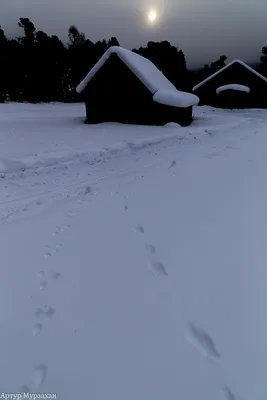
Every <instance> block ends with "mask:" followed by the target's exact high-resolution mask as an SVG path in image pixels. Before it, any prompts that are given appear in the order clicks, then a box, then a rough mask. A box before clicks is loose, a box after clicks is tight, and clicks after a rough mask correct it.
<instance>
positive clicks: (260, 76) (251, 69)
mask: <svg viewBox="0 0 267 400" xmlns="http://www.w3.org/2000/svg"><path fill="white" fill-rule="evenodd" d="M235 63H238V64H240V65H242V66H243V67H245V68H246V69H248V70H249V71H250V72H252V73H253V74H255V75H257V76H258V77H259V78H261V79H262V80H264V81H265V82H267V78H265V76H263V75H261V74H259V73H258V72H257V71H255V69H253V68H251V67H250V66H249V65H247V64H246V63H244V62H243V61H240V60H233V61H231V62H230V63H229V64H227V65H226V66H225V67H223V68H221V69H219V71H217V72H215V73H214V74H212V75H210V76H209V77H208V78H206V79H204V81H202V82H200V83H198V84H197V85H196V86H195V87H194V88H193V92H194V91H195V90H196V89H198V88H199V87H200V86H202V85H204V84H205V83H207V82H208V81H209V80H211V79H213V78H214V77H215V76H217V75H219V74H220V73H221V72H223V71H225V70H226V69H227V68H229V67H230V66H231V65H233V64H235Z"/></svg>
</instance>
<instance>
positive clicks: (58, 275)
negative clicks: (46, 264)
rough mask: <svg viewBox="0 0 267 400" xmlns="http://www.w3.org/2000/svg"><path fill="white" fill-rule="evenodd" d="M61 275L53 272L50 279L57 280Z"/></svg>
mask: <svg viewBox="0 0 267 400" xmlns="http://www.w3.org/2000/svg"><path fill="white" fill-rule="evenodd" d="M60 276H61V274H60V273H59V272H54V273H53V274H52V276H51V278H52V279H54V280H56V279H58V278H60Z"/></svg>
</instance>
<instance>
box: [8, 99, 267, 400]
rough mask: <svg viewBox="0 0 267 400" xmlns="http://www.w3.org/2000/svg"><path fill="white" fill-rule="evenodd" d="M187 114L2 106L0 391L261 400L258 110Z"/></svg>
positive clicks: (104, 398)
mask: <svg viewBox="0 0 267 400" xmlns="http://www.w3.org/2000/svg"><path fill="white" fill-rule="evenodd" d="M194 114H195V120H194V122H193V124H192V125H191V126H190V127H187V128H179V127H175V126H172V124H171V125H170V126H168V127H136V126H124V125H119V124H112V125H108V124H103V125H102V124H100V125H98V126H90V125H85V124H83V119H84V115H85V110H84V106H83V105H80V104H79V105H59V104H54V105H51V104H50V105H29V104H2V105H0V145H1V146H0V235H1V240H0V257H1V258H0V259H1V264H0V265H1V273H0V321H1V329H0V393H1V392H3V393H20V392H27V391H30V392H32V393H56V394H57V398H58V399H62V400H81V399H86V400H87V399H90V400H150V399H151V400H152V399H153V400H163V399H164V400H174V399H181V400H196V399H198V400H199V399H201V400H215V399H222V400H223V399H225V400H235V399H238V400H239V399H241V400H242V399H243V400H261V399H262V400H264V399H266V396H267V319H266V301H267V246H266V243H267V186H266V182H267V179H266V170H267V157H266V152H267V113H266V111H263V110H251V111H233V112H231V111H224V110H215V109H212V108H203V107H201V108H198V107H197V108H196V109H195V112H194ZM0 398H2V397H0ZM22 398H23V397H22Z"/></svg>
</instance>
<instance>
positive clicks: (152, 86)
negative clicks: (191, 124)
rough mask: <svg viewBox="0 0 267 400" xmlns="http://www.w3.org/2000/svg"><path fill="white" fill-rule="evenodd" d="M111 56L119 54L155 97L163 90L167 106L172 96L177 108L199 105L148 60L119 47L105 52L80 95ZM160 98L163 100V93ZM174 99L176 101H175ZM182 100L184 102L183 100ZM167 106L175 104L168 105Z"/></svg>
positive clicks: (85, 82)
mask: <svg viewBox="0 0 267 400" xmlns="http://www.w3.org/2000/svg"><path fill="white" fill-rule="evenodd" d="M111 54H117V56H118V57H119V58H120V59H121V60H122V61H123V62H124V64H125V65H126V66H127V67H128V68H129V69H130V70H131V71H132V72H133V73H134V74H135V75H136V76H137V78H138V79H139V80H140V81H141V82H142V83H143V84H144V85H145V86H146V87H147V89H148V90H149V91H150V92H151V93H152V94H153V95H155V93H156V92H157V91H158V90H161V91H162V90H163V91H164V92H165V95H164V96H163V97H164V99H165V100H164V101H165V102H163V101H161V103H162V104H166V103H167V97H169V98H170V96H172V103H176V106H179V107H190V106H192V105H195V103H196V101H197V104H198V102H199V99H198V97H196V96H195V95H193V94H191V93H185V92H180V91H179V90H177V89H176V88H175V86H174V85H173V84H172V83H171V82H170V81H169V80H168V79H167V78H166V77H165V76H164V75H163V73H162V72H161V71H160V70H159V69H158V68H157V67H156V66H155V65H154V64H153V63H152V62H151V61H149V60H148V59H147V58H144V57H142V56H140V55H139V54H136V53H134V52H132V51H130V50H126V49H124V48H122V47H119V46H112V47H110V48H109V49H108V50H107V51H106V52H105V54H104V55H103V56H102V57H101V58H100V60H99V61H98V62H97V63H96V64H95V66H94V67H93V68H92V69H91V71H89V73H88V74H87V76H86V77H85V78H84V80H83V81H82V82H81V83H80V84H79V85H78V86H77V88H76V91H77V92H78V93H82V92H83V91H84V90H85V89H86V87H87V85H88V83H89V82H90V80H91V79H92V78H93V77H94V76H95V74H96V73H97V72H98V71H99V69H100V68H101V67H102V66H103V65H104V63H105V62H106V61H107V60H108V59H109V57H110V56H111ZM166 93H168V94H167V95H166ZM185 95H186V96H187V97H186V98H187V102H186V101H185ZM160 97H161V99H162V92H161V96H160ZM174 98H175V99H176V100H175V101H174ZM182 98H183V100H181V99H182ZM190 99H191V101H190ZM155 101H157V100H156V98H155ZM158 102H160V101H158ZM180 104H186V105H180ZM167 105H174V104H169V103H167Z"/></svg>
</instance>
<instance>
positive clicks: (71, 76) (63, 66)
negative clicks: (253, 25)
mask: <svg viewBox="0 0 267 400" xmlns="http://www.w3.org/2000/svg"><path fill="white" fill-rule="evenodd" d="M18 25H19V27H20V28H21V30H22V35H21V36H19V37H17V38H15V39H14V38H13V39H8V38H7V37H6V35H5V33H4V30H3V29H2V28H1V26H0V101H5V100H11V101H27V102H33V103H37V102H51V101H61V102H74V101H77V100H79V97H78V95H77V93H76V91H75V88H76V86H77V85H78V84H79V83H80V81H81V80H82V79H83V78H84V76H85V75H86V74H87V73H88V71H89V70H90V69H91V68H92V67H93V66H94V64H95V63H96V62H97V61H98V60H99V58H100V57H101V56H102V55H103V54H104V53H105V51H106V50H107V49H108V48H109V47H111V46H119V45H120V44H119V42H118V40H117V39H116V38H115V37H112V38H110V39H109V40H102V41H98V42H96V43H93V42H92V41H91V40H90V39H87V38H86V36H85V34H84V33H82V32H80V31H79V30H78V29H77V28H76V27H75V26H73V25H72V26H70V28H69V32H68V43H67V44H66V45H65V44H63V43H62V41H61V40H60V39H59V38H58V37H57V36H55V35H52V36H49V35H47V34H46V33H45V32H43V31H38V30H37V29H36V27H35V25H34V24H33V22H32V21H30V20H29V19H28V18H20V20H19V22H18ZM133 51H134V52H136V53H138V54H140V55H142V56H144V57H146V58H148V59H149V60H151V61H152V62H153V63H154V64H155V65H156V66H157V67H158V68H159V69H160V70H161V71H162V72H163V73H164V75H165V76H166V77H167V78H168V79H169V80H170V81H171V82H172V83H173V84H174V85H175V87H176V88H177V89H180V90H190V89H191V88H192V87H193V86H194V85H195V84H196V83H197V82H200V81H201V80H203V79H205V78H206V77H208V76H209V75H210V74H212V73H214V72H216V71H217V70H219V69H220V68H222V67H223V66H225V62H226V60H227V57H226V56H224V55H223V56H221V57H220V58H219V59H218V60H217V61H214V62H212V63H211V64H210V65H204V67H203V68H200V69H199V70H197V71H194V72H192V71H188V70H187V66H186V60H185V55H184V53H183V51H182V50H180V49H178V48H177V47H175V46H172V45H171V44H170V43H169V42H167V41H162V42H152V41H150V42H148V43H147V45H146V47H140V48H139V49H133ZM258 70H259V72H261V73H262V74H263V75H265V76H267V46H266V47H263V49H262V57H261V60H260V64H259V66H258Z"/></svg>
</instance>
